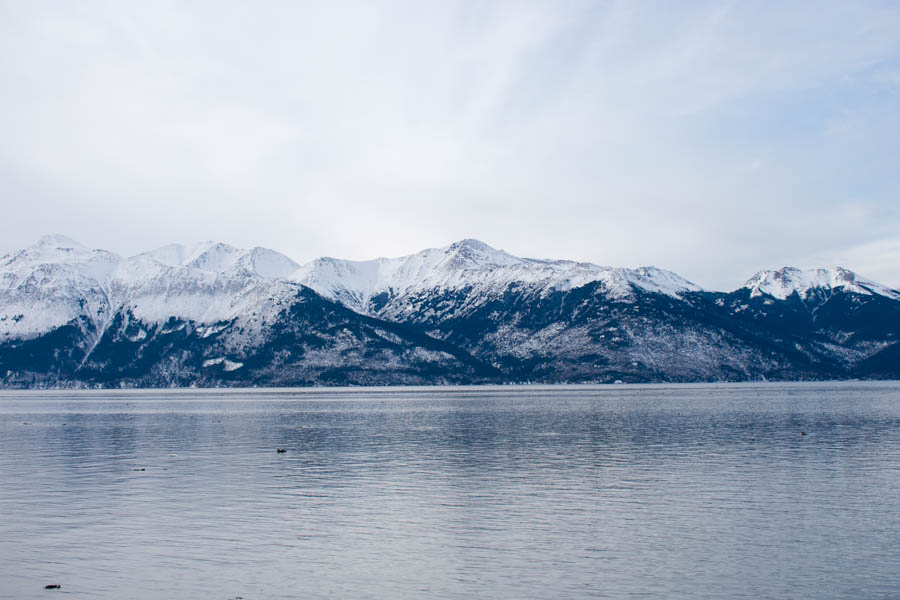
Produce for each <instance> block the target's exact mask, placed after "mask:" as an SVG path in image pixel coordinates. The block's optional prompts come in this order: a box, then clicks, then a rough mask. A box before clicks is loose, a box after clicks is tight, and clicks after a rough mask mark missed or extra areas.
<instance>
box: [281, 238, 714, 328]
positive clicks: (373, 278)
mask: <svg viewBox="0 0 900 600" xmlns="http://www.w3.org/2000/svg"><path fill="white" fill-rule="evenodd" d="M293 278H294V279H295V280H296V281H299V282H300V283H303V284H304V285H307V286H309V287H311V288H313V289H314V290H316V291H317V292H319V293H320V294H322V295H323V296H326V297H329V298H332V299H335V300H338V301H340V302H343V303H344V304H346V305H348V306H350V307H351V308H353V309H354V310H357V311H360V312H366V313H368V312H372V310H371V306H370V302H371V301H372V300H373V299H375V298H378V297H379V296H382V295H383V296H384V297H383V300H384V301H387V300H390V299H392V298H398V297H402V296H407V295H410V296H414V295H417V294H421V293H423V292H426V291H428V290H435V289H437V290H464V289H469V290H476V289H477V291H478V292H479V293H501V292H502V291H503V290H505V289H506V288H508V286H510V285H511V284H525V285H528V286H530V287H532V288H535V289H537V290H539V291H548V290H569V289H574V288H577V287H581V286H583V285H585V284H587V283H590V282H594V281H599V282H602V283H603V284H604V287H605V290H606V292H607V293H608V294H610V295H611V296H613V297H616V298H627V297H629V296H630V295H631V294H632V293H633V289H634V288H637V289H640V290H643V291H648V292H656V293H662V294H667V295H669V296H673V297H678V296H679V295H680V294H681V293H683V292H688V291H700V290H701V288H700V287H698V286H696V285H695V284H693V283H691V282H690V281H687V280H686V279H684V278H682V277H680V276H678V275H677V274H675V273H672V272H670V271H664V270H662V269H657V268H655V267H642V268H640V269H624V268H612V267H600V266H597V265H594V264H591V263H583V262H574V261H568V260H540V259H533V258H519V257H516V256H513V255H511V254H508V253H507V252H504V251H502V250H496V249H494V248H491V247H490V246H488V245H487V244H485V243H483V242H480V241H478V240H471V239H469V240H462V241H460V242H456V243H453V244H450V245H449V246H445V247H443V248H430V249H427V250H423V251H421V252H417V253H415V254H411V255H409V256H403V257H399V258H378V259H375V260H369V261H350V260H338V259H334V258H320V259H318V260H315V261H313V262H311V263H309V264H307V265H304V266H303V267H301V268H300V269H299V270H298V271H297V273H295V274H294V276H293Z"/></svg>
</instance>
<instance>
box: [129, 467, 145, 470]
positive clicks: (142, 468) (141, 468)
mask: <svg viewBox="0 0 900 600" xmlns="http://www.w3.org/2000/svg"><path fill="white" fill-rule="evenodd" d="M146 470H147V469H145V468H144V467H140V468H137V469H132V471H146Z"/></svg>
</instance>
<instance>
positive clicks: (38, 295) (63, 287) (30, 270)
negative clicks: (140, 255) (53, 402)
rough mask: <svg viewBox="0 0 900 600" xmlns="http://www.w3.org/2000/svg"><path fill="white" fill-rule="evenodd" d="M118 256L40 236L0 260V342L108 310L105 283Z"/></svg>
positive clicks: (100, 316) (97, 316)
mask: <svg viewBox="0 0 900 600" xmlns="http://www.w3.org/2000/svg"><path fill="white" fill-rule="evenodd" d="M120 260H121V259H120V258H119V257H118V256H117V255H115V254H113V253H111V252H106V251H104V250H90V249H88V248H85V247H84V246H82V245H81V244H79V243H78V242H75V241H74V240H71V239H69V238H66V237H64V236H58V235H52V236H45V237H43V238H41V239H40V240H38V242H37V243H36V244H34V245H33V246H31V247H29V248H25V249H24V250H19V251H18V252H13V253H11V254H7V255H6V256H4V257H2V258H0V341H4V340H7V339H15V338H27V337H32V336H34V335H38V334H41V333H45V332H47V331H50V330H52V329H55V328H58V327H61V326H63V325H65V324H66V323H68V322H70V321H72V320H73V319H76V318H78V317H79V316H81V315H84V316H85V317H86V318H87V320H88V321H89V322H92V323H95V324H96V323H99V322H102V321H103V320H104V319H107V318H108V317H109V314H110V302H109V298H108V290H109V282H110V279H111V276H112V274H113V273H114V272H115V270H116V268H117V267H118V265H119V262H120Z"/></svg>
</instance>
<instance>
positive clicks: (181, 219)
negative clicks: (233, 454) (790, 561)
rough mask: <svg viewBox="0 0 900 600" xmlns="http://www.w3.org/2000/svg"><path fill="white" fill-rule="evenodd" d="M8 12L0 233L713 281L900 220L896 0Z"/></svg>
mask: <svg viewBox="0 0 900 600" xmlns="http://www.w3.org/2000/svg"><path fill="white" fill-rule="evenodd" d="M5 10H6V15H7V18H6V19H5V20H4V22H3V24H0V77H2V78H3V81H4V94H3V95H2V97H0V108H2V110H0V127H2V129H3V131H4V136H3V137H2V139H0V177H2V181H3V182H4V184H5V189H4V197H5V198H6V199H7V200H6V201H5V202H4V211H5V213H6V215H7V220H6V223H7V225H6V227H4V228H3V230H2V233H3V237H2V242H0V246H2V247H0V250H10V249H13V248H15V247H20V246H23V245H25V244H28V243H30V241H32V240H33V239H36V238H37V237H40V235H42V234H44V233H46V232H48V231H62V232H65V233H68V234H69V235H71V236H73V237H76V238H80V239H82V240H83V241H84V242H86V243H89V244H93V245H97V246H104V247H108V248H111V249H114V250H118V251H121V252H125V253H129V252H137V251H140V250H143V249H145V248H147V247H150V246H155V245H161V244H163V243H166V242H169V241H192V240H198V239H208V238H212V239H222V240H223V241H228V242H231V243H235V244H240V245H257V244H259V245H266V246H269V247H272V248H275V249H278V250H281V251H283V252H285V253H287V254H289V255H291V256H292V257H294V258H295V259H296V260H300V261H303V260H307V259H310V258H312V257H314V256H317V255H321V254H329V255H334V256H345V257H348V258H364V257H370V256H372V255H396V254H403V253H407V252H412V251H415V250H418V249H420V248H422V247H425V246H434V245H439V244H443V243H447V242H450V241H452V240H454V239H459V238H463V237H479V238H482V239H484V240H485V241H486V242H488V243H491V244H493V245H496V246H499V247H504V248H506V249H507V250H509V251H512V252H515V253H519V254H527V255H533V256H534V255H537V256H551V257H567V258H575V259H583V260H591V261H594V262H599V263H604V264H617V265H619V264H620V265H628V266H634V265H639V264H647V263H653V264H657V265H658V266H662V267H667V268H672V269H674V270H677V271H679V272H681V273H682V274H683V275H685V276H687V277H688V278H691V279H694V280H696V281H697V282H698V283H700V284H702V285H706V286H710V287H724V288H727V287H734V286H736V285H738V284H739V283H740V281H741V280H742V279H743V278H745V277H747V276H749V275H750V274H751V273H752V272H753V271H755V270H756V269H758V268H762V267H765V266H767V265H769V264H778V263H784V262H787V261H789V260H790V259H792V258H794V257H807V256H810V255H814V254H815V255H821V256H826V255H831V254H835V255H836V254H839V253H840V251H841V250H840V249H842V248H849V247H859V248H865V247H867V244H869V243H871V241H872V240H873V239H892V238H893V237H896V236H897V235H898V232H900V216H898V214H897V212H896V209H893V208H892V206H893V204H894V203H895V202H896V197H897V192H898V191H900V189H898V184H897V183H896V182H895V180H896V177H895V175H894V170H895V165H894V164H893V163H895V162H896V161H895V160H893V161H892V160H890V157H891V156H894V157H896V151H897V141H896V140H897V139H900V136H898V134H900V119H898V111H897V107H896V102H895V100H896V98H895V95H894V94H891V93H882V92H883V91H884V90H885V89H889V84H890V82H891V81H893V80H892V79H891V77H890V74H891V73H894V72H896V64H897V62H898V61H900V38H898V36H897V35H896V32H897V31H898V30H900V7H897V6H894V5H891V4H880V3H865V2H859V3H852V4H848V3H839V2H824V3H823V2H816V3H810V4H804V3H799V4H791V5H788V6H784V5H782V4H775V3H773V4H766V3H763V4H759V3H754V4H746V3H724V2H706V3H703V2H701V3H695V4H691V5H690V6H687V5H679V6H677V7H676V6H675V5H672V6H659V5H652V4H649V3H640V2H613V3H610V4H608V5H599V4H596V3H588V2H585V3H578V2H576V3H565V4H552V3H541V2H515V3H505V2H498V3H488V4H485V3H474V2H442V3H413V2H378V3H368V2H367V3H363V2H338V3H333V4H327V5H326V4H323V3H318V4H309V5H301V4H300V3H287V2H285V3H279V2H273V3H266V4H263V5H261V6H251V5H249V4H244V3H189V4H185V3H177V2H170V3H167V2H154V3H128V4H122V3H112V4H105V3H93V4H92V3H87V4H78V5H74V4H62V5H53V6H49V5H43V6H42V5H40V4H38V5H32V4H26V3H8V4H6V5H5ZM854 207H855V208H854ZM834 249H837V250H834ZM873 251H874V250H873ZM829 253H831V254H829ZM854 260H860V261H861V264H865V262H864V261H863V259H862V257H861V256H860V257H859V258H858V259H854ZM848 266H850V267H851V268H856V265H853V264H848ZM860 270H861V269H860ZM888 283H890V281H888Z"/></svg>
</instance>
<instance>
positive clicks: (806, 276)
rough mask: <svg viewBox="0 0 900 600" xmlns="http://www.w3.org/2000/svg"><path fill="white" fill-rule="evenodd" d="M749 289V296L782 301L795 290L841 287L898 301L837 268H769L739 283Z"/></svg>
mask: <svg viewBox="0 0 900 600" xmlns="http://www.w3.org/2000/svg"><path fill="white" fill-rule="evenodd" d="M743 287H744V288H746V289H749V290H750V297H751V298H755V297H758V296H762V295H763V294H767V295H769V296H772V297H773V298H777V299H779V300H785V299H787V298H788V297H789V296H791V295H793V294H794V293H796V294H797V295H798V296H800V297H801V298H806V296H808V295H809V293H810V292H811V291H813V290H826V291H827V290H834V289H842V290H844V291H845V292H853V293H856V294H863V295H872V294H877V295H880V296H886V297H888V298H891V299H892V300H900V292H898V291H897V290H892V289H891V288H889V287H886V286H884V285H881V284H880V283H876V282H874V281H871V280H869V279H865V278H864V277H860V276H859V275H857V274H856V273H854V272H853V271H850V270H848V269H844V268H841V267H835V268H833V269H807V270H803V269H798V268H795V267H784V268H782V269H778V270H773V271H760V272H759V273H757V274H756V275H754V276H753V277H751V278H750V279H749V280H748V281H747V283H745V284H744V286H743Z"/></svg>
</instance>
